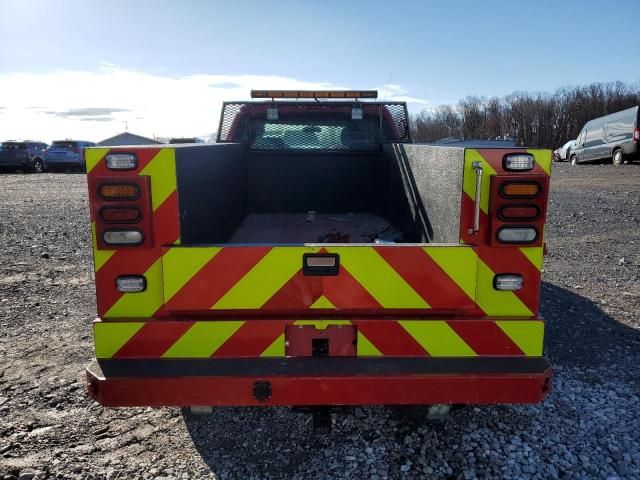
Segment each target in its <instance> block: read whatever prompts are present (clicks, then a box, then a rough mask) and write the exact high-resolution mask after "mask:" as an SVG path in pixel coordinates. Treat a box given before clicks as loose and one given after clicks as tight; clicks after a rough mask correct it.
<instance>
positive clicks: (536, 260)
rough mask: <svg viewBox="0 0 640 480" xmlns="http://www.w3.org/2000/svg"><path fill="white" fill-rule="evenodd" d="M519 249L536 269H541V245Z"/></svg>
mask: <svg viewBox="0 0 640 480" xmlns="http://www.w3.org/2000/svg"><path fill="white" fill-rule="evenodd" d="M520 251H521V252H522V253H523V254H524V256H525V257H527V258H528V259H529V261H530V262H531V263H533V264H534V265H535V267H536V268H537V269H538V270H542V259H543V257H544V249H543V248H542V247H521V248H520Z"/></svg>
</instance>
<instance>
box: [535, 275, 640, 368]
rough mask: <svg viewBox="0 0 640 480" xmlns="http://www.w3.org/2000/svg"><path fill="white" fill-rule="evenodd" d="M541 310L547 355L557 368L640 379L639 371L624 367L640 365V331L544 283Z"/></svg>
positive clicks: (583, 299)
mask: <svg viewBox="0 0 640 480" xmlns="http://www.w3.org/2000/svg"><path fill="white" fill-rule="evenodd" d="M636 298H637V297H634V298H630V299H629V302H632V301H634V300H635V301H636V302H637V300H636ZM637 308H638V307H637V306H633V305H631V306H630V308H629V310H632V311H633V310H635V309H637ZM541 310H542V315H543V316H544V318H545V320H546V330H545V331H546V335H545V355H546V357H547V358H548V359H549V360H550V361H551V363H552V364H553V365H554V366H562V367H568V368H580V369H601V368H607V369H612V370H611V371H613V372H614V375H615V376H617V377H618V378H621V379H627V378H632V377H633V378H638V374H637V373H636V371H635V368H633V369H630V368H626V369H625V368H622V366H624V365H628V366H633V365H635V366H637V365H638V363H640V331H638V330H636V329H634V328H631V327H629V326H627V325H624V324H622V323H620V322H618V321H616V320H615V319H613V318H612V317H610V316H609V315H608V314H607V313H606V312H604V311H603V310H602V309H601V307H600V306H599V305H597V304H595V303H593V302H592V301H591V300H589V299H588V298H585V297H583V296H580V295H577V294H576V293H573V292H571V291H570V290H566V289H564V288H561V287H558V286H556V285H553V284H551V283H547V282H543V284H542V304H541Z"/></svg>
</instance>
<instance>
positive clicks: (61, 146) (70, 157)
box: [44, 140, 96, 172]
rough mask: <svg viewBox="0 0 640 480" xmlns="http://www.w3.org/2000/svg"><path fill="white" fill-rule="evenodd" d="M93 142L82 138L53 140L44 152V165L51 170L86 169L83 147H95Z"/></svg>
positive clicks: (82, 170)
mask: <svg viewBox="0 0 640 480" xmlns="http://www.w3.org/2000/svg"><path fill="white" fill-rule="evenodd" d="M95 145H96V144H95V143H93V142H87V141H84V140H55V141H54V142H52V143H51V146H50V147H49V148H48V149H47V150H46V151H45V152H44V166H45V168H46V169H47V170H48V171H50V172H52V171H55V170H78V171H81V172H84V171H86V168H85V164H84V149H85V148H87V147H95Z"/></svg>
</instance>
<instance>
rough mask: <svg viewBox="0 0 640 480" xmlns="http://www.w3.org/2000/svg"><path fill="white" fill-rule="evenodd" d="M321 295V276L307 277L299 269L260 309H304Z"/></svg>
mask: <svg viewBox="0 0 640 480" xmlns="http://www.w3.org/2000/svg"><path fill="white" fill-rule="evenodd" d="M321 295H322V277H307V276H305V275H303V273H302V269H301V270H299V271H298V272H297V273H296V274H295V275H294V276H293V277H291V279H290V280H289V281H288V282H287V283H285V284H284V285H283V286H282V288H281V289H280V290H278V292H276V294H275V295H274V296H273V297H271V298H270V299H269V300H268V301H267V303H265V304H264V305H263V306H262V310H287V309H300V310H302V309H306V308H309V307H310V306H311V305H312V304H313V302H315V301H316V300H317V299H318V298H320V296H321Z"/></svg>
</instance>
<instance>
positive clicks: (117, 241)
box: [102, 230, 142, 245]
mask: <svg viewBox="0 0 640 480" xmlns="http://www.w3.org/2000/svg"><path fill="white" fill-rule="evenodd" d="M102 239H103V240H104V243H106V244H108V245H139V244H141V243H142V232H141V231H139V230H107V231H106V232H104V233H103V234H102Z"/></svg>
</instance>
